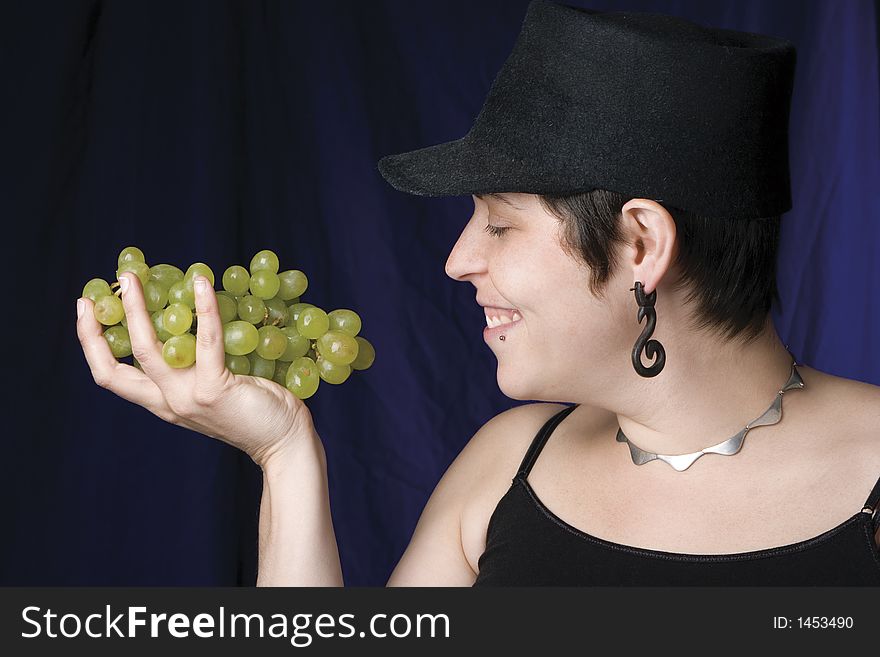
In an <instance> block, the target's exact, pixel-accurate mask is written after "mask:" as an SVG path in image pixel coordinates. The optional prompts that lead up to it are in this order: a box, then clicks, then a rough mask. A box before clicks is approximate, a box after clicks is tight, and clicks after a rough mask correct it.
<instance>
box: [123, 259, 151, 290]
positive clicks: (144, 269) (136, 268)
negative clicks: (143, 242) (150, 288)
mask: <svg viewBox="0 0 880 657" xmlns="http://www.w3.org/2000/svg"><path fill="white" fill-rule="evenodd" d="M127 271H130V272H131V273H132V274H134V275H135V276H137V277H138V279H140V282H141V285H146V284H147V281H148V280H150V268H149V267H148V266H147V264H146V263H144V262H138V261H137V260H129V261H128V262H123V263H122V264H121V265H119V269H117V270H116V280H117V281H118V280H119V277H120V276H121V275H122V274H124V273H125V272H127Z"/></svg>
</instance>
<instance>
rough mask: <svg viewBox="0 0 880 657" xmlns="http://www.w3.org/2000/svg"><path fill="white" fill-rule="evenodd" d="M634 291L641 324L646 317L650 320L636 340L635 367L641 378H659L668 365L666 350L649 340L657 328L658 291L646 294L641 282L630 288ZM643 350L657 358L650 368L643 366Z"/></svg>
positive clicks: (633, 357) (634, 348)
mask: <svg viewBox="0 0 880 657" xmlns="http://www.w3.org/2000/svg"><path fill="white" fill-rule="evenodd" d="M633 290H635V293H636V294H635V296H636V303H638V304H639V315H638V321H639V324H641V323H642V319H643V318H644V317H647V318H648V321H647V323H646V324H645V328H643V329H642V334H641V335H640V336H639V338H638V340H636V343H635V345H633V350H632V363H633V367H634V368H635V370H636V372H638V373H639V374H640V375H641V376H644V377H651V376H657V375H658V374H660V372H661V370H662V369H663V366H664V365H665V364H666V350H665V349H664V348H663V345H662V344H660V342H658V341H657V340H649V339H648V338H650V337H651V335H653V333H654V327H656V326H657V311H656V310H654V302H655V301H656V300H657V290H654V291H653V292H651V294H645V288H644V286H643V285H642V282H641V281H636V282H635V287H631V288H630V291H633ZM642 350H644V351H645V355H646V356H647V357H648V358H651V359H654V357H655V356H656V358H657V359H656V360H655V361H654V364H653V365H651V366H650V367H645V366H644V365H642V359H641V352H642Z"/></svg>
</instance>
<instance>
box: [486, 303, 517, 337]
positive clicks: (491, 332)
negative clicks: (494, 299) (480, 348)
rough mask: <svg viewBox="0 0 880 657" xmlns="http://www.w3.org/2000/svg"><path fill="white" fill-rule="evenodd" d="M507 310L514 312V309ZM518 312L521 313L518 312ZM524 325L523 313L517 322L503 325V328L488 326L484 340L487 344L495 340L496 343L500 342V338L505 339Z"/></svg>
mask: <svg viewBox="0 0 880 657" xmlns="http://www.w3.org/2000/svg"><path fill="white" fill-rule="evenodd" d="M488 307H490V308H499V309H500V308H501V306H488ZM505 310H514V309H513V308H506V309H505ZM517 312H519V311H518V310H517ZM520 324H522V313H520V318H519V319H518V320H516V321H515V322H510V323H509V324H502V325H501V326H494V327H491V328H490V327H488V326H486V327H485V328H484V329H483V339H484V340H486V342H488V341H490V340H493V341H495V342H500V340H498V338H499V337H500V336H502V335H503V336H505V338H506V337H507V336H508V335H509V334H510V332H511V331H514V330H516V327H517V326H519V325H520Z"/></svg>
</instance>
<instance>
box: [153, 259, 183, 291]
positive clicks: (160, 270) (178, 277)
mask: <svg viewBox="0 0 880 657" xmlns="http://www.w3.org/2000/svg"><path fill="white" fill-rule="evenodd" d="M150 280H151V281H155V282H156V283H158V284H159V285H161V286H162V287H164V288H165V289H166V290H167V289H168V288H170V287H171V286H172V285H174V284H175V283H177V282H178V281H182V280H183V272H182V271H180V269H178V268H177V267H175V266H174V265H166V264H161V265H153V266H152V267H150Z"/></svg>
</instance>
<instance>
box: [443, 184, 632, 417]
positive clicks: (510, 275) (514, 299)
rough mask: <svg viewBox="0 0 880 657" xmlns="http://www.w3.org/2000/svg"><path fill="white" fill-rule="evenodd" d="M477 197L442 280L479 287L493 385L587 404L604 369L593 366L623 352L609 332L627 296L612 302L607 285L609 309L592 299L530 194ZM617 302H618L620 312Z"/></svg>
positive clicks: (578, 265) (557, 227)
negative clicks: (493, 366)
mask: <svg viewBox="0 0 880 657" xmlns="http://www.w3.org/2000/svg"><path fill="white" fill-rule="evenodd" d="M473 198H474V213H473V215H472V216H471V218H470V221H469V222H468V224H467V226H466V227H465V229H464V231H462V233H461V236H460V237H459V238H458V241H457V242H456V244H455V246H454V247H453V249H452V252H451V253H450V254H449V258H448V260H447V262H446V273H447V275H448V276H450V277H451V278H453V279H455V280H458V281H469V282H471V283H473V285H474V287H475V288H476V302H477V303H479V304H480V305H481V306H484V310H485V313H486V317H487V327H486V329H485V330H484V336H483V337H484V339H485V340H486V342H487V343H488V345H489V347H490V348H491V349H492V351H493V352H494V353H495V355H496V357H497V358H498V373H497V376H498V385H499V387H500V388H501V390H502V392H504V394H505V395H507V396H508V397H511V398H512V399H533V400H554V401H569V400H572V399H573V398H574V397H573V392H574V393H576V394H577V397H578V398H581V399H582V398H584V394H583V393H586V395H587V396H589V392H588V390H587V389H588V388H591V387H594V386H596V385H600V384H601V378H602V375H601V372H603V371H605V368H603V367H596V368H595V369H593V368H591V363H592V364H593V365H600V362H601V360H602V359H603V358H607V354H615V353H617V354H621V352H620V349H621V345H624V344H625V342H626V339H628V338H623V337H622V336H620V335H617V332H616V331H614V330H612V328H613V327H614V326H618V327H619V326H621V323H620V321H619V319H615V316H616V315H618V314H619V313H620V312H622V310H623V308H622V307H620V306H624V305H625V302H626V300H627V299H626V296H625V295H631V293H630V292H626V287H624V292H625V294H624V295H614V294H613V290H614V289H616V288H615V287H614V284H615V282H616V281H615V280H614V279H612V280H611V281H610V286H609V290H610V291H611V292H612V293H611V294H609V300H608V301H606V300H603V299H600V298H597V297H595V296H593V295H592V293H591V292H590V288H589V271H588V269H587V266H586V265H585V264H584V263H583V262H581V261H579V260H576V259H575V258H573V257H572V256H570V255H568V254H567V253H566V252H565V251H564V250H563V248H562V242H561V239H562V238H561V230H562V224H561V222H560V221H559V220H558V219H557V218H556V217H555V216H554V215H552V214H550V213H548V212H547V211H546V210H545V209H544V207H543V206H542V205H541V202H540V200H539V198H538V197H537V196H536V195H534V194H514V193H508V194H501V195H483V196H481V197H476V196H475V197H473ZM487 226H489V228H487ZM493 232H494V233H495V234H491V233H493ZM618 283H619V285H618V287H619V286H623V285H625V284H624V283H623V282H622V281H621V282H618ZM628 287H631V285H629V286H628ZM614 296H618V297H623V298H622V299H621V302H622V303H619V304H618V308H617V309H615V307H614V299H613V298H614ZM633 324H635V322H633ZM501 336H504V340H501V339H500V338H501ZM629 348H631V342H630V347H627V348H624V350H623V352H622V358H623V359H624V360H623V362H624V363H626V362H627V359H628V358H629V356H628V349H629ZM591 370H592V371H591ZM582 385H583V386H585V389H584V390H583V392H579V391H578V388H580V387H581V386H582Z"/></svg>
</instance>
